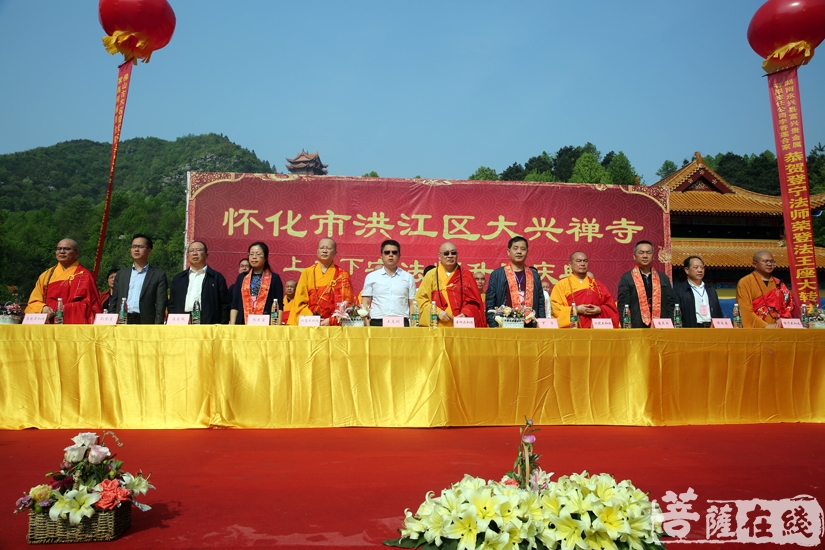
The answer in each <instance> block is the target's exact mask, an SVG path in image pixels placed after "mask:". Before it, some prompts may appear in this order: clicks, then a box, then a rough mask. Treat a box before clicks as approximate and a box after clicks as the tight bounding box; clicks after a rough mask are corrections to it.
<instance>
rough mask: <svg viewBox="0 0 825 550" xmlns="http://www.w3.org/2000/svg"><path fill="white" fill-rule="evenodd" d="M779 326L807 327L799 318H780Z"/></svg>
mask: <svg viewBox="0 0 825 550" xmlns="http://www.w3.org/2000/svg"><path fill="white" fill-rule="evenodd" d="M777 326H778V327H779V328H805V327H803V326H802V321H800V320H799V319H779V320H778V321H777Z"/></svg>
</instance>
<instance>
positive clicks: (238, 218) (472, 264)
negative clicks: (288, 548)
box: [184, 172, 671, 297]
mask: <svg viewBox="0 0 825 550" xmlns="http://www.w3.org/2000/svg"><path fill="white" fill-rule="evenodd" d="M668 198H669V190H668V189H667V188H666V187H655V188H651V187H645V186H617V185H591V184H558V183H528V182H475V181H445V180H423V179H415V180H403V179H387V178H357V177H338V176H295V175H281V174H232V173H194V172H193V173H190V174H189V198H188V204H187V239H186V240H187V242H191V241H192V240H201V241H204V242H205V243H206V245H207V247H208V250H209V258H208V263H209V265H210V267H213V268H215V269H217V270H218V271H220V272H221V273H223V275H224V276H225V277H226V279H227V282H228V283H229V284H232V282H234V281H235V278H236V277H237V275H238V262H239V261H240V260H241V259H242V258H243V257H245V255H246V250H247V248H248V246H249V245H250V244H251V243H252V242H254V241H263V242H265V243H266V244H267V245H268V246H269V249H270V256H269V262H270V265H271V266H272V268H273V269H274V270H275V272H277V273H279V274H280V275H281V277H282V278H283V279H284V281H286V280H288V279H295V280H297V279H298V277H299V275H300V272H301V270H303V269H304V268H306V267H308V266H311V265H312V264H313V262H314V261H315V259H316V249H317V243H318V241H319V240H320V239H322V238H325V237H331V238H333V239H335V241H336V243H337V245H338V255H337V256H336V263H338V265H340V266H341V267H342V268H343V269H346V270H348V271H349V272H350V273H351V275H352V279H353V286H354V288H355V290H356V292H358V291H360V290H361V288H362V286H363V280H364V277H365V276H366V274H367V273H368V272H369V271H373V270H375V269H380V267H381V261H380V244H381V242H382V241H383V240H385V239H390V238H392V239H395V240H397V241H399V242H400V243H401V261H400V265H401V267H402V268H404V269H405V270H407V271H409V272H410V273H412V275H413V276H414V277H415V278H416V280H420V279H421V274H422V271H423V270H424V268H425V267H426V266H427V265H431V264H434V263H435V262H436V261H437V255H438V248H439V246H440V245H441V244H442V243H443V242H445V241H451V242H453V243H455V245H456V247H457V249H458V254H459V256H458V257H459V262H460V263H461V264H462V265H463V266H464V268H465V269H470V270H472V271H474V272H475V271H484V272H485V273H487V274H489V273H490V272H492V270H493V269H495V268H497V267H500V266H501V265H502V263H503V262H506V261H507V259H508V258H507V241H508V240H509V239H510V238H511V237H512V236H514V235H522V236H524V237H525V238H527V239H528V242H529V256H528V259H527V263H528V264H529V265H532V266H534V267H535V268H536V269H537V270H538V272H539V274H540V275H541V277H542V280H548V281H550V282H551V283H552V284H555V283H556V282H557V280H558V279H559V278H561V277H563V276H565V275H566V274H569V273H570V268H569V260H568V258H569V256H570V254H571V253H572V252H574V251H577V250H581V251H584V252H585V253H587V254H588V255H589V257H590V268H591V271H593V273H594V274H595V276H596V278H597V279H600V280H602V281H603V282H604V283H605V284H606V285H607V286H608V288H609V289H610V290H611V292H613V293H614V297H615V293H616V290H617V286H618V281H619V277H620V275H621V274H622V273H624V272H625V271H628V270H630V269H631V268H632V267H633V265H634V263H633V257H632V254H633V244H634V243H635V242H636V241H638V240H641V239H646V240H649V241H651V242H653V243H654V245H655V247H656V250H657V261H656V264H657V267H658V268H659V269H663V270H665V271H666V272H667V273H668V274H670V260H671V259H670V214H669V210H668ZM184 261H185V258H184Z"/></svg>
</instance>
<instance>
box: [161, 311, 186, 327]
mask: <svg viewBox="0 0 825 550" xmlns="http://www.w3.org/2000/svg"><path fill="white" fill-rule="evenodd" d="M166 324H167V325H188V324H189V314H188V313H170V314H169V316H168V317H167V318H166Z"/></svg>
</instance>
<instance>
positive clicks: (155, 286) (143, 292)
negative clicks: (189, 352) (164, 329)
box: [110, 265, 168, 325]
mask: <svg viewBox="0 0 825 550" xmlns="http://www.w3.org/2000/svg"><path fill="white" fill-rule="evenodd" d="M147 268H148V271H147V272H146V278H145V279H144V280H143V286H142V287H141V289H140V324H142V325H162V324H163V319H164V318H165V317H166V287H167V285H168V283H167V279H166V273H165V272H163V271H161V270H160V269H158V268H156V267H153V266H152V265H147ZM131 278H132V267H131V266H130V267H127V268H126V269H121V270H120V271H118V272H117V275H115V285H114V287H113V288H112V297H111V302H110V303H112V304H114V312H117V311H120V302H121V299H122V298H128V297H129V281H130V280H131Z"/></svg>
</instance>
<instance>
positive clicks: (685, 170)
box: [653, 152, 825, 265]
mask: <svg viewBox="0 0 825 550" xmlns="http://www.w3.org/2000/svg"><path fill="white" fill-rule="evenodd" d="M653 185H654V186H659V187H669V188H670V212H671V214H681V213H684V214H742V215H753V214H762V215H769V216H781V215H782V197H774V196H770V195H763V194H761V193H754V192H753V191H748V190H747V189H742V188H741V187H736V186H735V185H731V184H730V183H728V182H727V181H725V179H724V178H723V177H722V176H720V175H719V174H717V173H716V172H715V171H713V169H712V168H710V167H709V166H707V165H706V164H704V161H703V160H702V155H701V154H700V153H699V152H697V153H696V156H695V158H694V159H693V162H691V163H689V164H687V165H685V166H683V167H682V168H681V169H680V170H677V171H676V172H674V173H673V174H671V175H669V176H667V177H666V178H664V179H662V180H661V181H658V182H656V183H654V184H653ZM810 201H811V208H812V209H817V208H821V207H822V206H825V193H819V194H817V195H811V198H810ZM748 265H750V264H748Z"/></svg>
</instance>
